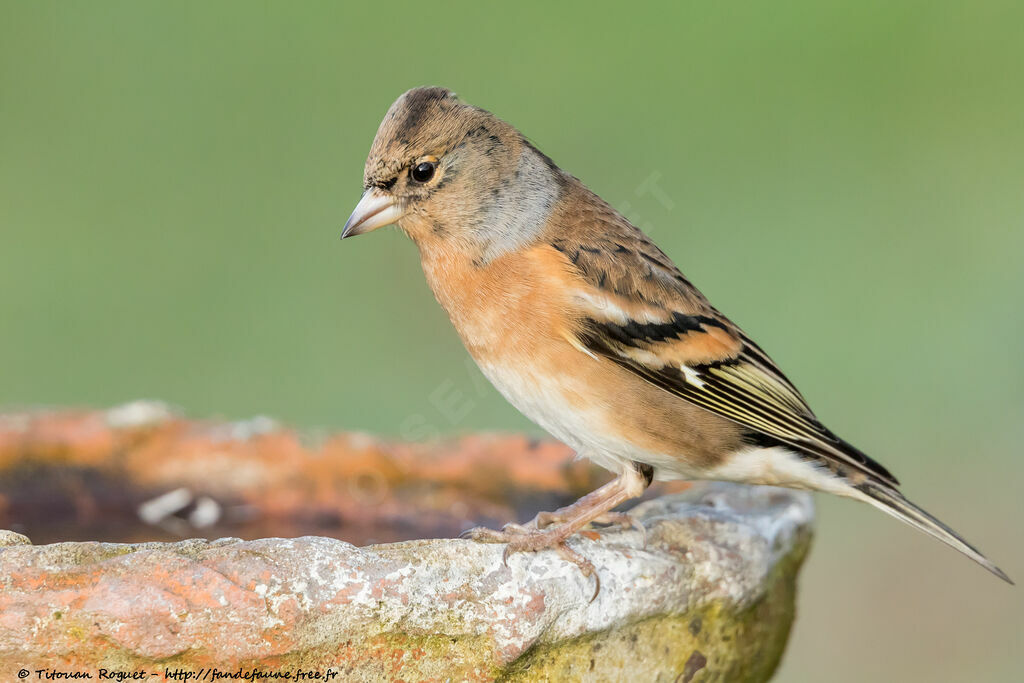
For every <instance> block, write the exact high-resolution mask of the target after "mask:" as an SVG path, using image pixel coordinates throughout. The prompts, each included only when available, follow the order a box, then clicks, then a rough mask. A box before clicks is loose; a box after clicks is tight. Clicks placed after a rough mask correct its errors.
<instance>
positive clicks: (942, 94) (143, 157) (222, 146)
mask: <svg viewBox="0 0 1024 683" xmlns="http://www.w3.org/2000/svg"><path fill="white" fill-rule="evenodd" d="M741 5H742V6H737V4H736V3H693V2H689V3H671V4H666V5H665V6H663V7H657V8H656V7H651V6H646V5H641V4H638V3H625V4H624V3H609V4H607V6H599V5H598V4H595V3H587V4H585V5H578V6H575V7H569V6H562V5H556V4H555V3H552V2H544V3H536V4H535V5H534V6H532V7H527V6H524V5H518V4H517V5H515V7H514V8H513V6H512V5H509V6H508V7H507V8H506V9H504V10H503V11H501V12H496V11H494V10H489V9H487V8H486V7H484V6H483V5H481V4H475V3H465V4H441V3H413V4H408V5H402V4H399V3H395V2H391V3H374V4H373V5H371V4H369V3H367V4H364V5H362V6H359V7H343V6H342V5H341V4H340V3H338V4H336V3H310V2H305V3H284V2H281V3H254V2H238V3H230V4H229V3H207V2H190V3H167V4H158V3H150V2H145V3H139V2H123V3H112V2H91V3H61V4H51V3H41V2H37V3H21V2H3V3H2V4H0V231H2V232H0V238H2V239H0V358H2V359H3V361H2V364H0V405H2V406H5V407H8V408H9V407H15V406H22V405H37V404H47V405H67V404H74V405H92V406H107V405H111V404H115V403H118V402H122V401H125V400H128V399H133V398H140V397H154V398H160V399H165V400H167V401H170V402H172V403H174V404H176V405H179V406H181V407H183V408H184V409H185V410H186V411H187V412H188V413H189V414H190V415H193V416H211V415H224V416H228V417H244V416H250V415H253V414H258V413H262V414H269V415H272V416H275V417H279V418H282V419H284V420H286V421H289V422H292V423H294V424H297V425H300V426H306V427H329V428H345V429H359V430H368V431H373V432H379V433H383V434H389V435H394V436H400V437H405V438H431V437H433V436H435V435H438V434H449V433H458V432H465V431H472V430H480V429H486V430H510V431H519V430H527V431H530V432H537V429H536V428H535V427H533V426H532V425H530V424H529V423H528V422H527V421H526V420H525V419H524V418H522V417H521V416H519V415H518V414H517V413H516V412H515V410H514V409H512V408H511V407H510V406H508V405H507V404H506V403H505V402H504V401H503V400H502V399H501V397H500V396H499V395H498V394H497V393H496V392H495V391H494V390H492V389H491V388H490V387H487V386H484V385H482V384H481V376H480V375H479V373H478V372H477V371H476V370H474V369H472V368H471V367H470V366H469V365H468V364H467V355H466V353H465V352H464V351H463V349H462V347H461V345H460V344H459V343H458V339H457V338H456V336H455V334H454V332H453V331H452V330H451V329H450V327H449V324H448V322H447V320H446V319H445V317H444V315H443V314H442V312H441V311H440V309H439V308H438V306H437V305H436V304H435V303H434V301H433V299H432V296H431V294H430V292H429V291H428V289H427V288H426V285H425V283H424V281H423V277H422V274H421V273H420V270H419V265H418V260H417V256H416V253H415V249H414V247H413V246H412V244H410V243H408V242H407V241H406V240H405V239H404V238H403V237H402V236H401V235H399V234H398V233H397V232H396V231H395V230H394V229H389V230H385V231H381V232H379V233H377V234H375V235H374V236H373V237H368V238H362V239H358V240H352V241H350V242H346V243H344V244H342V243H340V242H339V241H338V235H339V232H340V230H341V226H342V224H343V223H344V221H345V218H346V217H347V216H348V212H349V211H350V209H351V208H352V207H353V206H354V205H355V202H356V201H357V199H358V198H359V194H360V183H361V174H362V165H363V159H364V157H365V154H366V152H367V150H368V148H369V145H370V141H371V140H372V137H373V134H374V132H375V130H376V127H377V123H378V122H379V120H380V118H381V116H382V115H383V113H384V112H385V110H386V109H387V107H388V106H389V105H390V103H391V102H392V101H393V100H394V98H395V97H396V96H397V95H399V94H400V93H401V92H402V91H404V90H406V89H407V88H409V87H412V86H416V85H423V84H438V85H445V86H448V87H450V88H452V89H454V90H456V91H457V92H459V93H460V95H462V96H463V97H464V98H465V99H467V100H468V101H469V102H472V103H474V104H477V105H480V106H483V107H485V108H488V109H491V110H492V111H494V112H496V113H497V114H498V115H500V116H501V117H503V118H505V119H507V120H509V121H511V122H512V123H514V124H515V125H517V126H518V127H519V128H520V129H521V130H523V131H524V132H525V133H526V134H527V135H528V136H530V137H531V138H532V139H533V140H534V141H535V142H536V143H537V145H538V146H539V147H540V148H541V149H543V150H544V151H545V152H547V153H548V154H549V155H550V156H552V157H553V158H554V159H555V160H556V161H557V162H558V163H559V164H560V165H562V166H563V167H564V168H566V169H567V170H569V171H570V172H572V173H573V174H575V175H577V176H579V177H580V178H582V179H583V180H584V181H585V182H586V183H588V184H589V185H590V187H592V188H593V189H594V190H596V191H597V192H598V193H599V194H601V195H602V196H603V197H605V198H606V199H607V200H609V201H610V202H611V203H612V204H614V205H616V206H617V207H619V208H620V209H622V210H623V211H624V212H625V213H626V214H627V215H629V216H630V217H631V218H632V219H633V220H634V222H636V223H637V224H638V225H640V226H641V227H644V228H645V229H647V230H649V231H650V232H651V233H652V235H653V236H654V237H655V239H656V240H657V241H658V242H659V243H660V245H661V246H662V247H663V248H664V250H665V251H666V252H667V253H668V254H669V255H671V256H672V257H673V258H674V259H675V260H676V261H677V263H678V264H679V265H680V267H681V268H682V269H683V271H684V272H685V273H687V275H688V276H689V277H690V278H691V279H692V280H693V281H694V282H695V283H697V284H698V285H699V286H701V287H702V289H703V290H704V291H705V292H706V293H707V294H708V295H709V296H710V297H711V298H712V300H713V301H714V302H715V303H716V305H717V306H718V307H719V308H720V309H722V310H723V311H725V312H726V313H727V314H729V315H730V316H731V317H733V319H735V320H736V321H738V322H739V323H740V324H741V325H743V326H744V327H745V328H746V330H747V331H748V332H749V333H750V334H751V335H752V336H754V337H755V338H756V339H758V340H760V342H761V343H762V345H763V346H764V347H765V348H766V349H768V351H769V352H770V353H772V354H773V356H774V357H775V358H776V360H777V361H778V362H779V364H780V365H781V366H782V367H783V368H784V369H786V371H787V372H788V374H789V375H790V377H791V378H792V379H793V380H794V381H795V382H796V384H797V385H798V386H800V387H801V388H802V389H803V391H804V393H805V395H806V396H807V397H808V398H809V400H810V401H811V403H812V405H813V406H815V408H816V410H817V411H818V413H819V415H820V416H821V417H822V418H823V419H824V420H825V422H827V423H828V424H830V425H831V426H832V427H833V428H834V429H836V431H838V432H839V433H841V434H842V435H844V436H845V437H846V438H848V439H849V440H851V441H853V442H854V443H856V444H858V445H860V447H861V448H863V449H864V450H866V451H868V452H869V453H872V454H874V455H876V456H877V457H878V458H879V459H880V460H882V461H883V462H884V463H886V464H887V465H888V466H889V467H890V469H892V470H893V471H894V472H895V473H896V474H897V475H898V476H899V477H901V478H902V479H903V480H904V482H905V485H906V491H907V493H908V494H909V495H910V496H911V497H912V498H914V499H915V500H917V501H918V502H920V503H922V504H923V505H925V506H926V507H928V508H929V509H931V510H932V511H933V512H935V513H936V514H938V515H939V516H941V517H943V518H944V519H946V520H947V521H949V522H950V523H952V524H953V525H954V526H955V527H956V528H958V529H960V530H962V531H963V532H964V534H965V535H967V536H968V538H970V539H971V540H973V541H975V542H976V543H977V544H978V545H979V546H980V547H981V548H983V549H984V550H986V551H987V552H988V553H990V555H991V556H992V557H993V559H995V560H996V561H997V562H998V563H1000V564H1001V565H1002V566H1003V567H1004V568H1005V569H1006V570H1007V571H1008V573H1009V574H1010V575H1011V576H1014V577H1016V578H1017V579H1024V547H1022V542H1021V541H1022V532H1021V523H1022V521H1024V517H1022V512H1024V506H1022V503H1021V495H1020V482H1021V477H1022V475H1024V458H1022V455H1024V454H1022V447H1021V442H1022V440H1024V420H1022V416H1024V389H1022V387H1024V353H1022V342H1021V339H1022V335H1024V307H1022V294H1024V266H1022V264H1021V259H1022V256H1024V4H1022V3H1020V2H1011V1H1007V2H936V1H920V2H897V3H893V2H881V1H876V0H870V1H863V0H862V1H860V2H855V3H854V2H822V1H821V0H815V1H804V2H789V3H779V2H756V3H741ZM453 406H454V407H453ZM819 501H820V524H819V534H818V537H817V539H816V542H815V545H814V548H813V550H812V555H811V557H810V560H809V562H808V564H807V565H806V568H805V570H804V573H803V578H802V588H801V594H800V599H799V615H798V621H797V625H796V629H795V632H794V635H793V639H792V641H791V643H790V647H789V650H788V652H787V654H786V657H785V660H784V663H783V668H782V669H781V671H780V674H779V676H778V680H781V681H825V680H827V681H863V680H886V681H889V680H892V681H896V680H899V681H968V680H969V681H1009V680H1019V678H1017V677H1018V676H1019V675H1020V669H1021V666H1022V664H1024V626H1022V624H1024V617H1022V607H1024V592H1022V591H1021V590H1020V589H1011V588H1009V587H1007V586H1005V585H1002V584H1001V583H1000V582H998V581H997V580H995V579H994V578H993V577H991V576H989V575H988V574H986V573H985V572H984V571H982V570H981V569H979V568H978V567H975V566H973V565H972V564H971V563H970V562H968V561H967V560H965V559H963V558H961V557H959V556H957V555H956V554H955V553H954V552H952V551H950V550H948V549H946V548H944V547H942V546H940V545H939V544H938V543H935V542H934V541H931V540H930V539H927V538H925V537H924V536H922V535H919V534H917V533H915V532H913V531H911V530H909V529H908V528H906V527H904V526H902V525H900V524H898V523H896V522H895V521H893V520H891V519H889V518H887V517H884V516H883V515H881V514H878V513H877V512H875V511H872V510H870V509H868V508H867V507H863V506H859V505H856V504H853V503H847V502H844V501H837V500H833V499H825V498H824V497H819Z"/></svg>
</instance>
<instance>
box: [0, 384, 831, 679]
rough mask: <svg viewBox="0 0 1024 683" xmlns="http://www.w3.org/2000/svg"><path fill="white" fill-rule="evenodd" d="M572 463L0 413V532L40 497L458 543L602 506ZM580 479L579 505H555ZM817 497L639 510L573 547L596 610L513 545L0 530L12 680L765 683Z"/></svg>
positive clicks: (0, 636) (548, 455)
mask: <svg viewBox="0 0 1024 683" xmlns="http://www.w3.org/2000/svg"><path fill="white" fill-rule="evenodd" d="M568 455H569V454H568V453H566V452H565V449H564V448H562V447H560V446H557V445H554V444H549V443H547V442H544V443H541V444H535V443H532V442H529V441H528V440H526V439H523V438H521V437H493V436H474V437H467V438H465V439H462V440H459V441H456V442H451V443H446V444H429V445H421V444H394V443H388V442H382V441H378V440H376V439H372V438H370V437H366V436H363V435H338V436H333V437H329V438H327V439H323V440H321V442H320V443H319V444H312V445H310V443H309V441H308V440H304V439H303V438H302V437H301V436H300V435H297V434H295V433H294V432H291V431H289V430H287V429H284V428H281V427H280V426H278V425H276V424H275V423H273V422H272V421H269V420H267V419H265V418H260V419H257V420H250V421H245V422H240V423H216V422H192V421H187V420H183V419H181V418H179V417H176V416H174V415H173V414H172V413H171V412H170V411H168V410H167V409H166V408H164V407H162V406H160V405H159V404H130V405H129V406H123V407H120V408H117V409H114V410H112V411H105V412H96V413H90V412H77V413H56V414H54V413H33V414H21V415H15V416H0V482H3V483H0V495H2V496H3V497H4V500H6V507H4V506H0V515H3V517H2V518H0V524H3V525H17V524H22V523H23V522H22V520H23V515H24V513H25V511H32V510H34V508H32V507H31V505H29V504H28V503H27V502H26V499H27V498H33V497H39V496H41V495H45V494H48V493H49V492H50V491H56V492H59V493H60V495H61V496H65V497H67V496H71V497H75V496H77V498H78V499H79V502H77V503H75V504H72V505H66V504H65V505H64V507H61V510H64V511H65V512H66V513H67V514H68V515H69V517H68V518H67V519H68V520H80V518H81V516H82V515H86V516H89V515H92V516H93V519H94V520H99V521H100V522H101V523H102V525H103V528H105V527H106V526H109V525H111V524H113V523H114V522H115V521H116V517H115V515H114V514H113V513H115V512H117V511H121V512H123V511H124V509H128V510H129V511H130V512H131V513H132V514H134V511H135V505H136V504H137V503H138V502H139V501H145V500H150V502H152V500H151V499H152V498H153V497H154V496H157V497H160V496H165V497H166V496H168V495H169V496H170V497H169V498H166V500H169V501H171V503H172V504H174V505H176V504H177V503H174V501H173V499H174V498H175V496H177V497H179V498H181V499H182V500H188V501H190V505H191V506H192V507H194V510H193V511H192V513H190V514H191V516H190V514H184V513H181V514H176V515H169V516H167V517H166V518H161V521H160V522H159V523H160V524H161V525H162V526H161V527H160V529H161V530H162V532H163V533H164V534H165V535H166V534H169V533H172V532H173V531H174V530H178V531H184V532H193V533H194V532H195V531H196V526H195V524H196V522H195V519H198V517H196V515H195V514H194V513H196V512H198V510H199V509H200V507H202V505H204V503H202V502H201V501H204V500H205V501H208V503H206V504H207V505H208V506H210V505H212V506H213V508H216V509H218V510H222V511H223V516H224V517H225V518H228V517H230V515H231V514H235V515H241V514H242V513H241V512H239V511H240V510H241V511H245V510H248V511H249V513H250V514H251V515H252V518H256V519H258V522H259V524H260V525H261V526H258V527H252V526H246V524H248V523H249V522H244V521H243V522H237V525H238V527H239V528H243V529H247V530H252V529H260V530H264V529H266V528H271V529H273V528H274V526H273V525H275V524H285V525H287V528H288V529H289V530H291V529H294V528H299V529H301V528H302V525H303V524H309V525H312V526H314V527H317V528H329V529H330V528H337V529H340V530H342V531H344V530H349V531H352V532H353V533H355V534H356V535H360V534H361V535H363V536H367V535H368V534H369V532H367V531H366V530H367V529H373V533H374V534H377V535H378V536H386V537H389V538H401V537H403V536H405V537H407V538H408V537H409V535H415V534H417V533H420V532H423V531H424V530H430V529H434V530H441V531H445V530H446V529H451V531H450V532H445V533H455V532H457V531H458V530H459V529H461V528H465V527H466V526H469V525H470V524H472V523H474V522H477V521H483V520H486V519H488V518H495V519H496V520H498V521H502V520H509V519H513V518H522V517H524V516H526V515H525V514H518V513H519V512H524V511H521V510H517V509H516V507H517V505H519V504H520V503H518V501H517V500H516V499H517V498H519V497H524V498H527V499H530V500H533V501H534V504H536V502H537V501H539V500H547V499H550V498H557V497H558V496H560V495H561V496H562V497H563V498H571V497H572V496H574V495H578V493H580V492H581V491H579V490H578V489H581V488H582V489H583V490H586V489H587V488H590V487H592V486H594V485H596V484H597V483H598V481H599V477H600V474H599V473H596V472H595V471H594V470H592V469H590V467H589V466H588V465H587V464H586V463H583V462H572V461H571V460H569V459H568ZM534 464H535V465H536V466H534ZM485 466H486V468H487V469H486V470H485V471H486V472H487V476H486V477H481V476H479V475H480V472H481V468H482V467H485ZM33 472H36V473H38V472H42V473H43V476H42V478H41V479H40V478H33V476H34V475H33V474H32V473H33ZM568 481H571V482H573V484H574V485H575V489H576V490H570V491H563V490H562V489H563V488H566V487H567V486H568V485H567V484H566V483H565V482H568ZM12 482H13V483H12ZM19 486H20V487H21V488H20V489H19ZM4 487H6V488H4ZM26 487H27V488H26ZM118 496H120V498H118ZM115 499H116V500H121V501H122V503H119V504H114V503H111V502H110V501H111V500H115ZM60 500H61V498H60V497H59V496H58V497H55V498H53V499H52V500H49V501H47V502H48V503H49V504H50V506H51V507H54V506H56V507H60V505H59V503H60ZM810 500H811V499H810V497H809V496H808V495H806V494H803V493H798V492H792V491H784V490H780V489H772V488H756V487H739V486H730V485H724V484H715V485H700V486H695V487H694V488H693V489H692V490H691V491H688V492H687V493H684V494H677V495H663V496H661V497H659V498H655V499H653V500H648V501H647V502H645V503H642V504H641V505H640V506H639V507H638V508H637V509H636V516H637V519H638V520H639V521H640V522H641V523H642V525H643V527H644V529H645V532H646V533H645V534H644V533H641V532H640V531H638V530H636V529H630V530H618V529H604V530H594V531H587V532H586V533H584V534H581V535H580V536H578V537H576V538H575V539H573V541H572V543H573V546H574V547H575V548H576V549H577V550H578V551H579V552H581V553H583V554H585V555H586V556H587V557H588V558H589V559H590V560H591V561H593V563H594V564H595V566H596V568H597V573H598V576H599V577H600V580H601V590H600V592H599V593H598V594H597V596H596V597H595V598H594V599H593V600H591V597H592V596H593V593H594V586H595V584H594V583H593V580H592V579H588V578H587V577H584V576H583V575H582V574H581V573H580V571H579V570H578V568H577V567H576V566H575V565H572V564H569V563H566V562H565V561H563V560H562V559H560V558H559V557H558V555H557V554H555V553H553V552H542V553H535V554H517V555H513V556H512V557H511V558H509V560H508V564H507V566H506V565H505V564H504V563H503V562H502V551H503V546H499V545H486V544H477V543H473V542H470V541H463V540H457V539H450V538H442V539H438V540H408V541H404V542H399V543H389V544H383V545H367V546H365V547H358V546H356V545H352V544H350V543H346V542H345V541H342V540H337V539H332V538H325V537H322V536H302V537H298V538H291V539H283V538H262V539H256V540H248V541H242V540H239V539H237V538H223V539H220V540H216V541H205V540H185V541H178V542H174V543H158V542H147V543H132V544H125V543H100V542H77V543H76V542H66V543H54V544H50V545H40V546H33V545H30V544H29V542H28V539H27V538H25V536H22V535H19V534H17V533H13V532H0V671H4V672H15V671H17V670H18V669H19V668H25V669H27V670H30V671H35V670H36V669H41V668H48V669H49V670H53V671H64V672H72V671H82V672H86V671H87V672H91V673H92V674H93V676H94V678H95V677H96V675H97V672H98V671H99V670H100V669H101V668H106V669H117V670H120V671H133V670H137V671H143V672H147V674H148V672H153V673H157V674H158V676H155V677H154V678H156V679H157V680H160V679H162V678H164V677H165V675H166V674H168V673H171V674H173V673H174V672H176V671H177V672H181V673H182V675H184V672H193V673H196V672H203V671H205V672H206V676H207V679H208V680H212V679H211V678H210V676H211V672H210V669H211V667H215V668H217V669H219V670H220V672H229V671H230V672H236V671H239V670H240V671H242V672H243V673H244V672H250V673H251V672H252V671H253V670H254V669H256V668H259V669H261V670H263V671H278V672H292V673H293V675H294V674H295V673H296V672H298V671H299V670H305V671H318V672H321V674H322V675H323V674H324V672H327V671H328V670H330V671H332V672H334V673H335V674H336V676H334V677H333V680H345V681H347V680H356V681H363V680H371V681H372V680H389V681H390V680H408V681H414V680H415V681H420V680H437V681H443V680H479V681H484V680H494V679H495V678H499V677H500V678H502V679H508V680H579V679H587V680H659V679H663V680H689V681H697V682H699V681H710V680H728V681H762V680H766V679H767V678H768V677H770V675H771V673H772V671H774V668H775V666H776V664H777V662H778V660H779V657H780V656H781V653H782V651H783V649H784V646H785V641H786V638H787V635H788V631H789V627H790V624H791V621H792V618H793V601H794V595H795V581H796V575H797V571H798V568H799V565H800V563H801V561H802V559H803V557H804V555H805V553H806V551H807V548H808V546H809V541H810V534H811V531H810V529H811V522H812V518H813V508H812V505H811V502H810ZM118 505H121V507H118ZM157 507H159V506H157ZM188 509H192V508H188ZM232 511H234V512H232ZM532 512H536V509H533V510H531V511H530V512H529V514H532ZM317 515H327V516H328V517H329V520H328V522H326V523H324V522H322V521H318V520H319V518H318V517H317ZM331 515H333V517H331ZM199 517H201V515H199ZM194 518H195V519H194ZM239 519H241V518H239ZM190 520H191V521H190ZM330 520H334V521H330ZM171 521H173V522H175V523H176V524H177V526H172V527H167V526H166V525H167V524H168V523H170V522H171ZM228 521H230V520H228ZM236 521H237V520H236ZM250 521H251V519H250ZM223 524H228V522H223ZM332 525H333V526H332ZM24 526H26V527H29V526H30V525H29V524H28V523H27V522H25V523H24ZM139 526H141V528H142V529H143V530H144V529H146V528H152V529H154V530H156V529H157V528H156V527H146V526H144V525H139ZM229 526H230V525H229ZM168 528H171V531H168V530H167V529H168ZM51 533H53V532H52V530H51ZM138 534H139V532H138V530H137V529H136V530H134V531H133V532H132V535H138ZM28 535H29V536H30V537H31V536H32V535H33V532H32V531H31V528H29V533H28ZM342 535H344V534H342ZM441 535H445V534H444V533H442V534H441ZM32 675H33V676H35V674H34V673H33V674H32ZM178 680H182V679H181V678H179V679H178ZM321 680H323V679H321Z"/></svg>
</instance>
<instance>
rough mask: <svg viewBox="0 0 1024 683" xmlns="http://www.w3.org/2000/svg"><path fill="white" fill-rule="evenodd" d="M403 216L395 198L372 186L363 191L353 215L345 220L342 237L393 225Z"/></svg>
mask: <svg viewBox="0 0 1024 683" xmlns="http://www.w3.org/2000/svg"><path fill="white" fill-rule="evenodd" d="M401 217H402V211H401V209H399V208H398V204H396V203H395V198H394V197H392V196H390V195H388V194H387V193H385V192H384V191H383V190H379V189H377V188H375V187H371V188H370V189H368V190H367V191H366V192H364V193H363V198H362V199H360V200H359V203H358V204H356V208H355V209H354V210H353V211H352V215H351V216H349V217H348V220H347V221H346V222H345V229H344V230H342V231H341V239H345V238H346V237H354V236H356V235H362V234H365V233H368V232H370V231H372V230H376V229H377V228H383V227H384V226H385V225H391V224H392V223H394V222H395V221H397V220H398V219H399V218H401Z"/></svg>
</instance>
